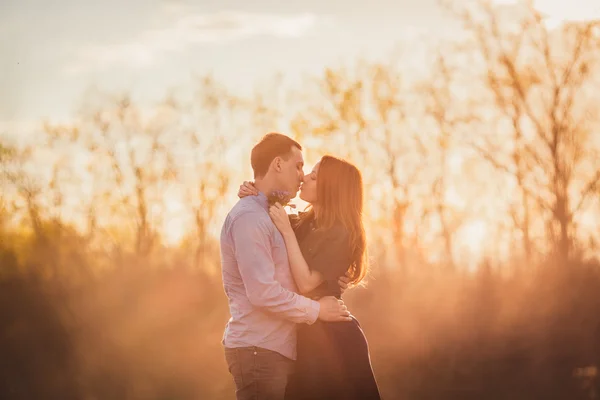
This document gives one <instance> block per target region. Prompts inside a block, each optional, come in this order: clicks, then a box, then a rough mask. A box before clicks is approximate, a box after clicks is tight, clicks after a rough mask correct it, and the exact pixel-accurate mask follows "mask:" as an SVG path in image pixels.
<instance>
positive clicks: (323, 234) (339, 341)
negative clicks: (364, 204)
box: [285, 217, 381, 400]
mask: <svg viewBox="0 0 600 400" xmlns="http://www.w3.org/2000/svg"><path fill="white" fill-rule="evenodd" d="M291 218H292V217H291ZM292 225H295V229H294V230H295V232H296V237H297V239H298V243H299V245H300V249H301V250H302V254H303V256H304V259H305V260H306V263H307V264H308V266H309V268H310V269H311V270H317V271H319V272H321V273H322V274H323V276H324V278H325V281H324V282H323V283H322V284H321V285H320V286H318V287H317V288H315V289H314V290H313V291H311V292H310V293H306V294H305V296H307V297H323V296H336V297H337V298H341V290H340V287H339V285H338V283H337V281H338V278H339V277H340V276H342V275H344V273H345V272H346V271H347V270H348V267H349V264H350V244H349V235H348V232H347V231H346V229H345V228H344V227H343V226H342V225H341V224H338V225H335V226H334V227H333V228H331V229H329V230H327V231H319V230H316V229H315V224H314V221H305V222H304V223H303V224H301V225H300V226H297V225H298V224H297V220H294V219H293V220H292ZM380 398H381V397H380V395H379V390H378V387H377V382H376V381H375V377H374V375H373V369H372V368H371V360H370V356H369V348H368V344H367V340H366V338H365V335H364V333H363V331H362V329H361V327H360V324H359V323H358V321H357V320H356V319H355V318H354V317H353V319H352V321H348V322H322V321H320V320H318V321H317V322H315V323H314V324H312V325H299V328H298V346H297V361H296V366H295V372H294V374H293V375H292V376H291V378H290V381H289V383H288V386H287V390H286V396H285V399H286V400H308V399H328V400H336V399H340V400H341V399H344V400H353V399H361V400H363V399H380Z"/></svg>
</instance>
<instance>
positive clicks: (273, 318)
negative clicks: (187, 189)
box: [221, 193, 320, 360]
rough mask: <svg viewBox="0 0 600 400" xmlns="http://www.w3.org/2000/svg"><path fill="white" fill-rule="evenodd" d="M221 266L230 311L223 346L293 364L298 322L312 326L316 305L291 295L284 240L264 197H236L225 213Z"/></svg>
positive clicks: (288, 266) (314, 302)
mask: <svg viewBox="0 0 600 400" xmlns="http://www.w3.org/2000/svg"><path fill="white" fill-rule="evenodd" d="M221 268H222V276H223V286H224V289H225V293H226V294H227V297H228V299H229V310H230V313H231V318H230V319H229V321H228V322H227V326H226V328H225V333H224V335H223V344H224V345H225V347H230V348H235V347H247V346H256V347H261V348H264V349H268V350H272V351H276V352H278V353H280V354H282V355H284V356H285V357H288V358H290V359H292V360H295V359H296V324H299V323H306V324H312V323H314V322H315V321H316V320H317V317H318V316H319V308H320V305H319V303H318V302H316V301H314V300H311V299H309V298H306V297H303V296H301V295H299V294H297V293H295V292H296V291H297V288H296V284H295V283H294V279H293V277H292V272H291V270H290V265H289V261H288V256H287V251H286V248H285V242H284V240H283V237H282V236H281V234H280V233H279V231H278V230H277V228H276V227H275V225H274V224H273V222H272V221H271V218H270V217H269V213H268V201H267V197H266V196H265V195H264V194H263V193H259V195H258V196H247V197H244V198H242V199H240V201H239V202H238V203H237V204H236V205H235V206H234V207H233V209H232V210H231V211H230V212H229V214H228V215H227V218H226V219H225V222H224V224H223V227H222V230H221Z"/></svg>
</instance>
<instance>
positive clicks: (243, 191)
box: [238, 181, 258, 199]
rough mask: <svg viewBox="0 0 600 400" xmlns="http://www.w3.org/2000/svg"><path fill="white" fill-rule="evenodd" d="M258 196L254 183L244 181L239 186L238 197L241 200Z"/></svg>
mask: <svg viewBox="0 0 600 400" xmlns="http://www.w3.org/2000/svg"><path fill="white" fill-rule="evenodd" d="M256 195H258V190H257V189H256V187H255V186H254V182H249V181H244V183H242V184H241V185H240V190H239V191H238V197H239V198H240V199H241V198H242V197H246V196H256Z"/></svg>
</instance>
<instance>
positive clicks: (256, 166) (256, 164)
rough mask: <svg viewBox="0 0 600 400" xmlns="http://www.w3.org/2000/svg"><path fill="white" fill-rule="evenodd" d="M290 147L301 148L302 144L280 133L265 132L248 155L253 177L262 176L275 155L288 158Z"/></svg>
mask: <svg viewBox="0 0 600 400" xmlns="http://www.w3.org/2000/svg"><path fill="white" fill-rule="evenodd" d="M292 147H297V148H298V149H299V150H302V146H300V144H299V143H298V142H296V141H295V140H294V139H292V138H289V137H287V136H285V135H282V134H281V133H276V132H271V133H267V134H266V135H265V136H263V138H262V139H261V140H260V142H258V143H257V144H256V145H255V146H254V147H253V148H252V153H251V155H250V163H251V164H252V169H253V170H254V179H256V178H262V177H263V176H265V175H266V174H267V171H268V170H269V165H271V162H272V161H273V160H274V159H275V158H276V157H281V158H283V159H284V160H288V159H289V157H290V155H291V152H292Z"/></svg>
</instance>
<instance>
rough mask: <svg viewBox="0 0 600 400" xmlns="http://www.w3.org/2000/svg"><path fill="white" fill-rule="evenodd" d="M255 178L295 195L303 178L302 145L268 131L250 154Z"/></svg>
mask: <svg viewBox="0 0 600 400" xmlns="http://www.w3.org/2000/svg"><path fill="white" fill-rule="evenodd" d="M250 162H251V164H252V169H253V170H254V179H255V180H266V181H269V183H270V184H271V185H272V186H273V187H274V188H277V189H278V190H285V191H287V192H289V193H290V195H291V196H292V197H294V196H295V195H296V193H297V192H298V189H299V188H300V184H301V183H302V180H303V179H304V172H303V170H302V168H303V167H304V159H303V158H302V146H300V144H299V143H298V142H296V141H295V140H293V139H291V138H289V137H287V136H285V135H282V134H281V133H268V134H266V135H265V136H264V137H263V138H262V139H261V140H260V142H258V143H257V144H256V145H255V146H254V147H253V148H252V153H251V156H250Z"/></svg>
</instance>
